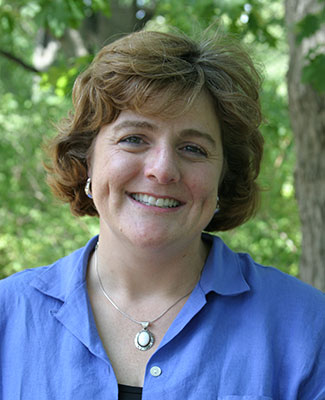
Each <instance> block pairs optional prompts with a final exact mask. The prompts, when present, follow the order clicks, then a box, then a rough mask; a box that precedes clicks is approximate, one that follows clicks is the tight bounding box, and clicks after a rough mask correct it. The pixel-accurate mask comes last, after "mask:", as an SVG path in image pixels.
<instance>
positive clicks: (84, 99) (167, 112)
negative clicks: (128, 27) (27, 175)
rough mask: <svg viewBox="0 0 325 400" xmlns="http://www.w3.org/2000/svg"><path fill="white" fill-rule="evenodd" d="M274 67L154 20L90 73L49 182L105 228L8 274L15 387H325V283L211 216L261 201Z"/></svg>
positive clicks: (319, 392) (239, 219)
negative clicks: (268, 74)
mask: <svg viewBox="0 0 325 400" xmlns="http://www.w3.org/2000/svg"><path fill="white" fill-rule="evenodd" d="M259 83H260V80H259V76H258V73H257V72H256V70H255V68H254V66H253V64H252V62H251V60H250V58H249V56H248V55H247V53H246V52H245V51H244V50H243V49H241V47H240V46H238V45H237V44H235V43H234V42H232V41H231V40H230V39H229V38H221V37H215V38H212V39H207V40H203V41H201V42H198V43H196V42H194V41H192V40H190V39H189V38H187V37H185V36H180V35H170V34H163V33H158V32H144V31H143V32H138V33H134V34H131V35H129V36H126V37H124V38H122V39H120V40H118V41H116V42H114V43H112V44H110V45H108V46H106V47H104V48H103V49H102V50H101V51H100V53H99V54H98V55H97V57H96V58H95V59H94V61H93V63H92V64H91V66H90V67H89V68H88V69H87V70H86V71H85V72H84V73H83V74H81V76H80V77H79V78H78V79H77V81H76V83H75V86H74V91H73V101H74V113H73V114H71V115H70V116H69V118H67V119H66V120H65V122H64V123H63V124H62V125H61V128H60V133H59V135H58V137H57V138H56V139H55V141H54V143H53V146H52V165H51V166H50V167H49V172H50V184H51V186H52V188H53V189H54V192H55V193H56V195H58V196H59V197H60V198H61V199H63V200H65V201H68V202H70V205H71V209H72V211H73V212H74V213H75V214H77V215H86V214H88V215H98V217H99V237H95V238H93V239H91V240H90V241H89V243H88V244H87V245H86V246H85V247H84V248H82V249H79V250H77V251H76V252H74V253H73V254H71V255H69V256H68V257H65V258H63V259H61V260H59V261H57V262H56V263H54V264H53V265H51V266H47V267H41V268H37V269H32V270H26V271H24V272H22V273H20V274H16V275H14V276H12V277H10V278H8V279H6V280H4V281H2V282H1V285H0V289H1V326H0V328H1V359H2V368H1V394H2V398H3V399H36V398H37V399H72V398H74V399H75V398H76V399H118V398H120V399H140V398H142V399H160V400H161V399H168V400H170V399H198V400H199V399H200V400H201V399H216V398H218V399H227V400H234V399H251V400H252V399H284V400H291V399H300V400H301V399H306V400H307V399H308V400H311V399H314V400H315V399H318V400H320V399H325V359H324V358H325V345H324V338H325V316H324V307H325V300H324V295H323V294H322V293H321V292H319V291H317V290H315V289H313V288H311V287H309V286H308V285H305V284H303V283H302V282H300V281H298V280H297V279H295V278H292V277H289V276H287V275H285V274H283V273H281V272H279V271H278V270H275V269H273V268H265V267H263V266H260V265H258V264H256V263H255V262H254V261H253V260H252V259H251V258H250V257H249V256H248V255H245V254H236V253H233V252H232V251H231V250H229V249H228V248H227V247H226V245H225V244H224V243H223V242H222V241H221V240H220V239H219V238H217V237H214V236H211V235H210V234H209V233H208V232H212V231H222V230H227V229H231V228H234V227H236V226H238V225H240V224H242V223H243V222H245V221H246V220H247V219H248V218H250V217H251V216H252V215H253V214H254V212H255V210H256V207H257V203H258V193H259V189H258V186H257V184H256V178H257V176H258V172H259V168H260V161H261V156H262V147H263V139H262V137H261V134H260V132H259V130H258V127H259V125H260V122H261V113H260V105H259V96H258V90H259ZM203 231H205V232H204V233H203Z"/></svg>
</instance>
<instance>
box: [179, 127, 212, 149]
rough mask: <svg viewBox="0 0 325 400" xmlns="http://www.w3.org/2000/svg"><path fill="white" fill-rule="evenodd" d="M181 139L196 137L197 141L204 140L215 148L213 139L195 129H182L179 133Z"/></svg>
mask: <svg viewBox="0 0 325 400" xmlns="http://www.w3.org/2000/svg"><path fill="white" fill-rule="evenodd" d="M179 136H180V137H181V138H184V139H186V138H191V137H196V138H199V139H205V140H207V141H208V142H209V143H210V144H211V145H213V146H215V147H216V145H217V143H216V141H215V139H214V138H213V137H212V136H211V135H210V134H209V133H206V132H201V131H198V130H197V129H184V130H183V131H181V133H180V135H179Z"/></svg>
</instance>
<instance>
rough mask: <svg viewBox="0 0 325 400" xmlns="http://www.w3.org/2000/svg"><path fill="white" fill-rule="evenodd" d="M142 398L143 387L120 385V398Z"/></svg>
mask: <svg viewBox="0 0 325 400" xmlns="http://www.w3.org/2000/svg"><path fill="white" fill-rule="evenodd" d="M141 398H142V388H141V387H135V386H127V385H118V400H141Z"/></svg>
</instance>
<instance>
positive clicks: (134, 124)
mask: <svg viewBox="0 0 325 400" xmlns="http://www.w3.org/2000/svg"><path fill="white" fill-rule="evenodd" d="M128 128H136V129H147V130H150V131H155V130H158V126H157V125H155V124H153V123H151V122H148V121H137V120H126V121H122V122H120V123H119V124H117V125H116V126H114V131H115V132H118V131H120V130H123V129H128ZM178 136H179V137H180V138H183V139H186V138H191V137H196V138H200V139H205V140H206V141H208V142H209V143H210V144H211V145H212V146H214V147H216V145H217V143H216V140H215V139H214V138H213V136H212V135H210V134H209V133H206V132H202V131H199V130H197V129H192V128H188V129H184V130H182V131H181V132H180V133H179V135H178Z"/></svg>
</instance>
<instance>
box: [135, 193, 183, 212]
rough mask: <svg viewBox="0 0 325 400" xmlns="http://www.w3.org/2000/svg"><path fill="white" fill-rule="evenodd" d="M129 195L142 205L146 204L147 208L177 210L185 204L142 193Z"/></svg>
mask: <svg viewBox="0 0 325 400" xmlns="http://www.w3.org/2000/svg"><path fill="white" fill-rule="evenodd" d="M129 195H130V197H132V199H133V200H135V201H137V202H139V203H141V204H145V205H146V206H154V207H159V208H176V207H179V206H181V205H182V204H183V203H181V202H180V201H178V200H176V199H173V198H169V197H164V198H163V197H155V196H152V195H148V194H142V193H130V194H129Z"/></svg>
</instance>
